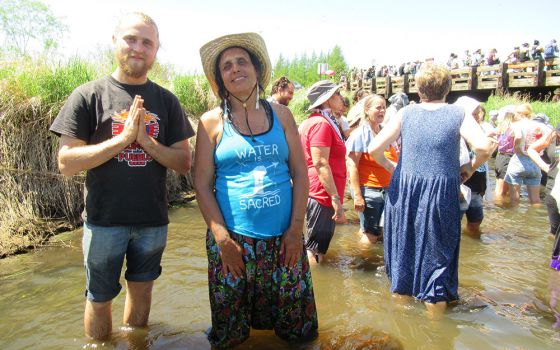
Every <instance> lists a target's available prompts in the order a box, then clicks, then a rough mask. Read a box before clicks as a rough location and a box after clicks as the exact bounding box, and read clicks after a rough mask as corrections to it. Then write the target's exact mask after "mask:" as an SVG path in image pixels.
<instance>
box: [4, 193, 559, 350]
mask: <svg viewBox="0 0 560 350" xmlns="http://www.w3.org/2000/svg"><path fill="white" fill-rule="evenodd" d="M525 202H526V198H525V199H524V200H523V199H522V205H521V206H520V207H519V208H515V209H506V208H503V207H501V206H499V205H496V204H495V203H493V202H490V203H487V204H486V207H485V210H486V218H485V220H484V222H483V225H482V229H483V234H482V235H481V236H480V237H472V236H470V235H467V234H465V233H464V234H463V236H462V242H461V255H460V270H459V279H460V289H459V293H460V297H461V301H460V302H459V304H458V305H456V306H453V307H451V308H449V310H448V311H447V312H446V314H445V316H444V318H443V319H442V320H438V321H430V320H428V319H426V315H425V309H424V307H423V305H421V304H419V303H415V302H407V301H402V300H397V299H395V298H394V297H392V296H391V294H390V293H389V283H388V280H387V277H386V275H385V272H384V268H383V245H382V244H376V245H374V246H371V245H363V244H361V243H360V242H359V239H358V236H357V234H356V231H357V229H358V225H357V223H356V222H355V221H352V220H350V221H351V223H348V224H345V225H339V226H338V227H337V229H336V233H335V238H334V240H333V242H332V244H331V248H330V250H329V252H328V254H327V256H326V260H325V263H324V264H322V265H320V266H313V268H312V276H313V283H314V288H315V297H316V302H317V308H318V315H319V332H320V336H319V338H318V339H317V340H316V341H314V342H312V343H308V344H304V345H300V346H293V345H289V344H286V343H284V342H282V341H281V340H279V339H278V338H276V337H275V336H274V334H273V332H269V331H254V332H252V334H251V338H250V339H249V340H248V341H247V342H246V343H244V344H243V345H242V346H240V347H239V349H377V348H380V349H560V272H555V271H553V270H551V269H550V268H548V259H549V254H550V249H551V246H552V243H553V240H552V239H551V237H549V236H550V235H549V233H548V223H547V217H546V209H545V208H544V207H543V208H530V207H528V206H527V205H526V204H524V203H525ZM350 204H351V201H349V203H348V204H347V205H350ZM349 216H350V217H352V215H351V213H349ZM170 219H171V224H170V229H169V240H168V246H167V248H166V252H165V254H164V259H163V263H162V265H163V274H162V276H161V277H160V278H159V279H158V281H157V282H156V285H155V288H154V300H153V307H152V313H151V317H150V325H149V327H148V329H136V330H134V329H126V328H122V327H120V321H121V318H122V310H123V304H124V293H122V292H121V294H120V295H119V296H118V297H117V299H116V300H115V304H114V312H113V315H114V326H113V331H114V335H113V337H112V340H111V341H108V342H105V343H94V342H88V341H86V340H85V339H84V337H83V326H82V315H83V303H84V296H83V292H84V291H83V288H84V287H83V285H84V272H83V267H82V254H81V234H82V233H81V230H77V231H74V232H69V233H65V234H62V235H60V236H57V237H56V238H54V239H53V244H52V245H51V246H48V247H45V248H41V249H38V250H36V251H34V252H31V253H29V254H24V255H19V256H13V257H9V258H6V259H3V260H0V349H3V350H5V349H53V350H54V349H209V348H210V346H209V344H208V342H207V341H206V338H205V333H204V332H205V331H206V330H207V329H208V328H209V326H210V310H209V302H208V287H207V276H206V271H207V270H206V269H207V260H206V252H205V249H204V235H205V224H204V221H203V220H202V217H201V215H200V213H199V210H198V207H197V204H196V202H192V203H189V204H187V205H186V206H185V207H182V208H175V209H172V210H171V211H170Z"/></svg>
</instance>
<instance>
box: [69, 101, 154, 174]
mask: <svg viewBox="0 0 560 350" xmlns="http://www.w3.org/2000/svg"><path fill="white" fill-rule="evenodd" d="M142 104H143V101H142V100H141V98H139V96H137V97H136V98H135V99H134V101H133V103H132V106H131V107H130V111H129V114H128V119H127V120H126V122H125V124H124V128H123V131H122V132H121V133H120V134H119V135H116V136H114V137H112V138H110V139H108V140H105V141H103V142H101V143H98V144H95V145H88V144H87V143H86V142H85V141H83V140H80V139H77V138H74V137H71V136H68V135H61V137H60V141H59V149H58V168H59V169H60V172H61V173H62V174H63V175H65V176H72V175H75V174H77V173H79V172H80V171H83V170H89V169H93V168H95V167H98V166H100V165H101V164H103V163H105V162H107V161H108V160H110V159H111V158H113V157H114V156H116V155H117V154H119V152H121V151H122V150H123V149H125V148H126V147H127V146H128V145H130V144H131V143H132V142H134V141H135V140H136V136H137V134H138V123H139V120H140V119H142V123H143V122H144V113H145V111H144V108H143V106H142Z"/></svg>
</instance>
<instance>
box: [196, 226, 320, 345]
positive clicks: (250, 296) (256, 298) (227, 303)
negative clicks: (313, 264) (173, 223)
mask: <svg viewBox="0 0 560 350" xmlns="http://www.w3.org/2000/svg"><path fill="white" fill-rule="evenodd" d="M230 236H231V237H232V238H233V239H234V240H235V241H236V242H238V243H239V244H240V245H241V247H242V248H243V262H244V263H245V276H244V278H243V279H241V278H238V279H237V280H234V279H233V276H232V275H231V273H229V274H228V275H227V276H224V275H223V273H222V261H221V259H220V253H219V248H218V245H217V244H216V242H215V240H214V237H213V235H212V233H211V232H210V230H208V232H207V234H206V251H207V254H208V287H209V292H210V308H211V312H212V329H211V330H210V332H209V334H208V340H209V341H210V343H211V344H212V345H213V346H215V347H218V348H224V347H231V346H235V345H237V344H240V343H242V342H243V341H245V340H246V339H247V338H248V337H249V331H250V328H251V327H253V328H255V329H274V331H275V333H276V335H277V336H279V337H280V338H282V339H284V340H286V341H289V342H303V341H308V340H313V339H315V338H316V337H317V335H318V333H317V328H318V324H317V309H316V308H315V297H314V295H313V284H312V281H311V270H310V268H309V261H308V260H307V254H306V252H305V249H302V253H301V257H300V259H299V260H298V262H297V264H296V266H295V267H294V268H292V269H290V268H287V267H284V266H282V262H283V261H282V260H283V257H281V256H280V239H281V237H273V238H270V239H266V240H263V239H254V238H250V237H246V236H242V235H239V234H236V233H233V232H230Z"/></svg>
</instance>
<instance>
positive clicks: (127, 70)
mask: <svg viewBox="0 0 560 350" xmlns="http://www.w3.org/2000/svg"><path fill="white" fill-rule="evenodd" d="M128 59H129V56H128V55H122V56H117V62H118V65H119V67H120V69H121V71H122V72H123V73H124V74H125V75H126V76H129V77H131V78H135V79H138V78H142V77H144V76H146V75H147V74H148V71H149V70H150V69H151V68H152V66H153V65H154V62H155V60H153V61H152V63H150V65H144V66H142V67H141V68H133V67H131V66H130V65H129V64H128ZM144 62H146V61H144Z"/></svg>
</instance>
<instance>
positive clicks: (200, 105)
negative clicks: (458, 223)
mask: <svg viewBox="0 0 560 350" xmlns="http://www.w3.org/2000/svg"><path fill="white" fill-rule="evenodd" d="M171 89H172V90H173V93H174V94H175V95H176V96H177V98H178V99H179V101H180V102H181V104H182V105H183V108H184V109H185V111H186V113H187V114H188V115H189V116H192V117H195V118H199V117H200V116H201V115H202V114H203V113H204V112H206V111H208V110H209V109H212V108H214V107H215V106H216V105H217V100H216V98H214V95H213V93H212V91H211V89H210V83H209V82H208V79H206V77H204V76H201V75H180V76H177V77H176V78H175V79H173V86H172V88H171Z"/></svg>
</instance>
